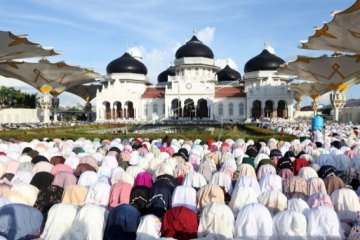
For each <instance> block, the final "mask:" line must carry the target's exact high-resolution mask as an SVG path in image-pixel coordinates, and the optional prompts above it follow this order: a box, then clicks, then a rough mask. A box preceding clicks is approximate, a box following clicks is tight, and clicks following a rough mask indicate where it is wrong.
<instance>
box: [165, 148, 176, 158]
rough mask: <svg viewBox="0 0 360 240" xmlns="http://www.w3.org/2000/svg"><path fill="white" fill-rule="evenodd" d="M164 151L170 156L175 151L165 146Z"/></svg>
mask: <svg viewBox="0 0 360 240" xmlns="http://www.w3.org/2000/svg"><path fill="white" fill-rule="evenodd" d="M165 152H167V153H168V154H169V155H170V157H172V155H174V153H175V150H174V149H173V148H172V147H166V148H165Z"/></svg>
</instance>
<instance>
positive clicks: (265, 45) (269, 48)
mask: <svg viewBox="0 0 360 240" xmlns="http://www.w3.org/2000/svg"><path fill="white" fill-rule="evenodd" d="M264 49H266V50H268V51H269V52H270V53H272V54H275V49H274V48H273V47H271V44H270V40H267V41H266V42H265V43H264Z"/></svg>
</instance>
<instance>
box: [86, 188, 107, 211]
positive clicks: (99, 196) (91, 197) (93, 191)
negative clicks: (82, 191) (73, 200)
mask: <svg viewBox="0 0 360 240" xmlns="http://www.w3.org/2000/svg"><path fill="white" fill-rule="evenodd" d="M110 191H111V186H110V184H108V183H103V182H97V183H95V184H94V185H92V186H91V187H90V188H89V191H88V194H87V196H86V200H85V203H92V204H97V205H100V206H103V207H107V205H108V203H109V197H110Z"/></svg>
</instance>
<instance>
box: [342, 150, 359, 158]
mask: <svg viewBox="0 0 360 240" xmlns="http://www.w3.org/2000/svg"><path fill="white" fill-rule="evenodd" d="M345 155H346V156H348V157H349V158H353V157H355V156H356V151H354V150H347V151H346V152H345Z"/></svg>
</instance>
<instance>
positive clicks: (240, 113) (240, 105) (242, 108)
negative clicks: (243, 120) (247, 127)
mask: <svg viewBox="0 0 360 240" xmlns="http://www.w3.org/2000/svg"><path fill="white" fill-rule="evenodd" d="M239 115H240V116H243V115H244V104H243V103H240V104H239Z"/></svg>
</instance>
